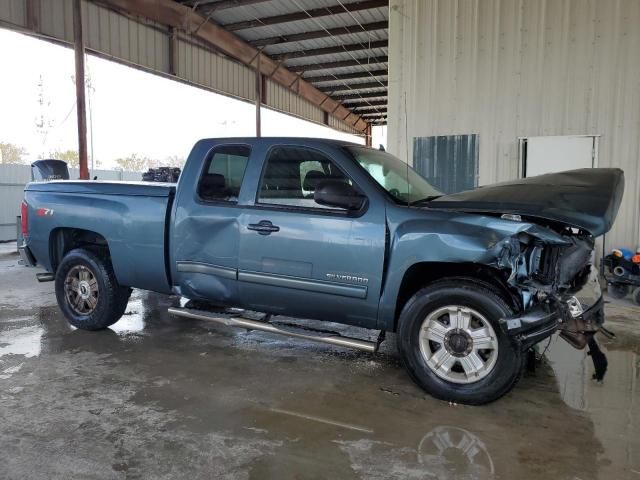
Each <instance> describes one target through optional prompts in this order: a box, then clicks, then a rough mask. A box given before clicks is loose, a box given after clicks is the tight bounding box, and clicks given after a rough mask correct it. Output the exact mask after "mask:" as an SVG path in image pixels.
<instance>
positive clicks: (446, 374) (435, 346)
mask: <svg viewBox="0 0 640 480" xmlns="http://www.w3.org/2000/svg"><path fill="white" fill-rule="evenodd" d="M419 340H420V353H421V354H422V357H423V358H424V360H425V362H426V363H427V365H428V366H429V368H430V369H431V370H432V371H433V372H434V373H435V374H436V375H437V376H438V377H440V378H442V379H444V380H447V381H449V382H453V383H473V382H477V381H478V380H480V379H482V378H484V377H486V376H487V375H489V373H491V371H492V370H493V368H494V367H495V365H496V360H497V359H498V338H497V336H496V333H495V331H494V330H493V327H492V326H491V324H490V323H489V321H488V320H487V319H486V318H485V317H484V316H483V315H481V314H480V313H478V312H477V311H476V310H473V309H472V308H468V307H463V306H460V305H448V306H446V307H442V308H439V309H437V310H435V311H433V312H431V313H430V314H429V315H428V316H427V318H425V320H424V321H423V322H422V326H421V327H420V339H419Z"/></svg>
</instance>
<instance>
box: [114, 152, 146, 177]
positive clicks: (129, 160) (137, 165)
mask: <svg viewBox="0 0 640 480" xmlns="http://www.w3.org/2000/svg"><path fill="white" fill-rule="evenodd" d="M116 163H117V164H118V166H119V167H120V168H121V169H122V170H128V171H131V172H142V171H144V170H146V169H147V168H148V167H149V165H150V163H151V160H149V158H147V157H145V156H142V155H138V154H137V153H132V154H131V155H129V156H128V157H125V158H118V159H116Z"/></svg>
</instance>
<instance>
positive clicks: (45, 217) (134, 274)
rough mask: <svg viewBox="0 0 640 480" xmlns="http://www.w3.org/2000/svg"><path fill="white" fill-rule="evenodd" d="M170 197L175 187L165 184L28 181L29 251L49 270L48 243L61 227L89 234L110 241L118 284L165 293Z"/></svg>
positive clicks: (171, 200) (167, 283) (49, 254)
mask: <svg viewBox="0 0 640 480" xmlns="http://www.w3.org/2000/svg"><path fill="white" fill-rule="evenodd" d="M174 194H175V185H173V184H164V183H147V182H115V181H113V182H112V181H59V182H58V181H56V182H47V183H30V184H28V185H27V187H26V188H25V200H26V202H27V204H28V205H29V215H30V220H29V225H30V228H29V241H28V244H29V248H30V250H31V253H32V254H33V255H34V257H35V259H36V260H37V262H38V263H39V264H40V265H42V266H43V267H44V268H45V269H47V270H48V271H53V270H54V268H53V266H52V263H53V262H52V258H51V253H52V252H50V248H49V245H50V239H52V238H54V237H53V236H54V235H57V234H58V233H59V232H60V231H61V229H82V230H89V231H92V232H95V233H97V234H99V235H101V236H102V237H103V238H104V239H105V240H106V242H107V243H108V245H109V250H110V252H111V259H112V264H113V268H114V271H115V274H116V277H117V279H118V282H119V283H120V284H121V285H126V286H130V287H136V288H143V289H148V290H154V291H157V292H165V293H169V292H170V290H171V289H170V284H169V279H168V276H167V268H166V252H167V243H166V242H167V239H166V231H167V230H166V225H167V222H168V218H169V215H170V209H171V204H172V202H173V197H174ZM78 205H81V206H82V208H76V207H77V206H78ZM43 209H46V213H45V211H44V210H43Z"/></svg>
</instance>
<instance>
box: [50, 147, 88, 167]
mask: <svg viewBox="0 0 640 480" xmlns="http://www.w3.org/2000/svg"><path fill="white" fill-rule="evenodd" d="M49 157H50V158H55V159H56V160H64V161H65V162H67V165H68V166H69V168H79V167H80V154H78V151H77V150H64V151H61V150H55V151H53V152H49Z"/></svg>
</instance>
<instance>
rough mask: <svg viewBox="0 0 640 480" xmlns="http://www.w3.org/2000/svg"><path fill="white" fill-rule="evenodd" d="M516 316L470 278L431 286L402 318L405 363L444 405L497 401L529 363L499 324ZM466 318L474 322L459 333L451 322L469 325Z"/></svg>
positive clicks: (411, 302) (400, 339) (400, 328)
mask: <svg viewBox="0 0 640 480" xmlns="http://www.w3.org/2000/svg"><path fill="white" fill-rule="evenodd" d="M511 314H512V309H511V308H510V307H509V305H508V304H507V303H506V301H505V300H504V299H503V298H502V297H501V296H499V295H497V294H496V293H494V291H492V290H490V289H489V288H487V284H484V283H480V282H475V281H473V280H470V279H465V278H457V279H453V278H452V279H447V280H443V281H438V282H435V283H432V284H430V285H429V286H427V287H425V288H423V289H421V290H419V291H418V292H417V293H416V294H415V295H413V297H411V298H410V299H409V301H408V302H407V303H406V305H405V306H404V308H403V309H402V313H401V314H400V319H399V325H398V331H397V340H398V350H399V352H400V356H401V358H402V363H403V364H404V367H405V369H406V370H407V372H408V373H409V375H410V376H411V377H412V378H413V380H414V381H415V382H416V383H417V384H418V385H419V386H420V387H421V388H422V389H423V390H425V391H426V392H427V393H429V394H430V395H432V396H434V397H436V398H438V399H440V400H446V401H450V402H455V403H463V404H468V405H482V404H485V403H489V402H492V401H494V400H497V399H498V398H500V397H502V396H503V395H504V394H506V393H507V392H509V391H510V390H511V389H512V388H513V387H514V386H515V384H516V383H517V382H518V380H519V379H520V376H521V375H522V372H523V370H524V367H525V364H526V355H525V352H522V351H521V349H520V347H519V346H518V345H517V344H515V343H514V342H513V341H512V340H511V339H510V338H509V337H508V335H507V334H506V333H504V332H503V331H502V328H501V327H500V325H499V319H500V318H505V317H508V316H509V315H511ZM464 318H469V319H470V320H468V323H469V325H470V326H469V328H468V329H465V328H460V329H458V328H454V325H452V323H451V322H454V324H455V326H456V327H457V326H459V325H464ZM447 323H448V324H447ZM423 327H424V328H423ZM440 327H443V328H444V330H443V329H442V328H440ZM489 327H490V328H489ZM444 331H446V335H444V336H441V333H444ZM427 337H428V338H427ZM475 337H477V339H475ZM433 338H438V339H441V341H440V342H438V341H432V339H433ZM480 345H482V346H486V347H487V348H485V349H481V348H480ZM441 348H442V349H443V350H442V351H441V350H440V349H441ZM445 357H446V360H442V359H443V358H445ZM451 358H453V359H454V360H451ZM440 361H441V362H442V364H441V365H438V364H439V363H440ZM451 362H454V363H453V364H452V363H451ZM480 364H481V365H482V367H481V368H477V367H478V366H479V365H480Z"/></svg>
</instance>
